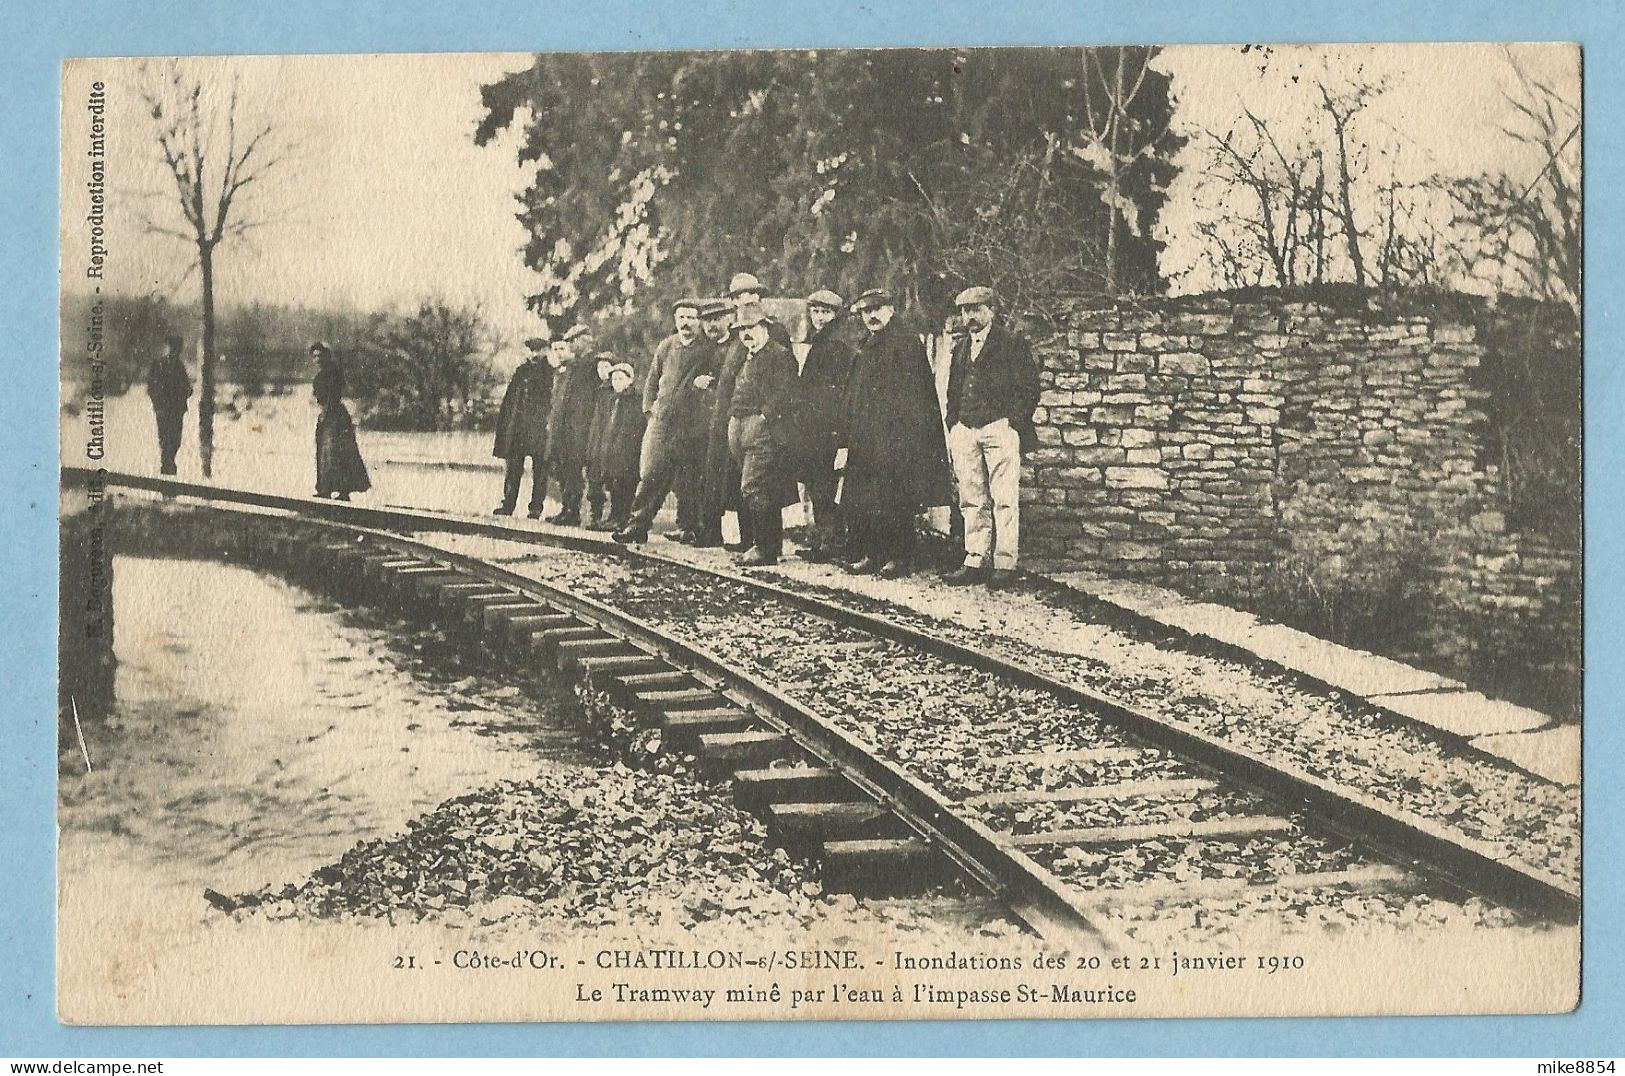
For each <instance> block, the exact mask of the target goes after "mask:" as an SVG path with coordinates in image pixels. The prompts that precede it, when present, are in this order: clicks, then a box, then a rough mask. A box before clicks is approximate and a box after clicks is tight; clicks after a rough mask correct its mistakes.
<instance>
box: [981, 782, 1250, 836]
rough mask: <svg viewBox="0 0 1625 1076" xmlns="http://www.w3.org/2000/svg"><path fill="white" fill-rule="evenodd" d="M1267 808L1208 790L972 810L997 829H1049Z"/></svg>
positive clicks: (1206, 817)
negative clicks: (1187, 793) (1121, 798)
mask: <svg viewBox="0 0 1625 1076" xmlns="http://www.w3.org/2000/svg"><path fill="white" fill-rule="evenodd" d="M1267 811H1268V807H1267V805H1266V804H1264V803H1263V802H1261V801H1259V800H1257V799H1254V798H1252V797H1248V796H1241V795H1236V794H1235V793H1230V792H1225V791H1223V790H1220V789H1212V790H1209V791H1205V792H1197V793H1194V794H1190V795H1171V796H1134V797H1131V798H1129V799H1123V800H1086V801H1084V802H1082V803H1023V804H1005V805H999V806H988V807H983V808H981V809H980V810H979V811H978V812H977V813H978V815H979V816H980V817H981V819H982V821H984V822H986V823H987V824H988V825H990V826H992V827H993V828H994V829H996V830H1001V831H1004V832H1007V833H1050V832H1053V831H1055V830H1061V829H1089V828H1094V827H1104V826H1144V825H1160V824H1163V823H1170V822H1209V821H1213V820H1215V819H1223V818H1251V817H1256V816H1258V815H1261V814H1265V813H1267Z"/></svg>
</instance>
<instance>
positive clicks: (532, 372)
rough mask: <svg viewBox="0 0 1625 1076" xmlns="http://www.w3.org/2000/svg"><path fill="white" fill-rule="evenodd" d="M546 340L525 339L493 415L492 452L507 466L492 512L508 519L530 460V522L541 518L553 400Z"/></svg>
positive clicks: (551, 373) (551, 377) (545, 491)
mask: <svg viewBox="0 0 1625 1076" xmlns="http://www.w3.org/2000/svg"><path fill="white" fill-rule="evenodd" d="M546 352H547V341H546V340H543V339H542V338H541V337H539V336H533V337H531V338H530V339H529V340H526V341H525V361H524V362H521V363H520V364H519V368H518V369H517V370H515V371H514V372H513V378H512V379H511V380H510V381H509V382H508V391H506V392H504V393H503V394H502V410H501V411H499V412H498V413H497V435H496V444H495V445H494V446H493V447H492V449H491V454H492V455H493V456H495V457H496V458H497V459H500V460H503V461H504V462H505V464H506V472H505V473H504V475H503V478H502V503H501V504H499V505H497V507H496V510H495V514H496V515H499V516H511V515H513V510H514V507H515V506H516V505H517V504H518V503H519V486H520V483H521V482H523V481H524V477H525V460H527V459H528V460H530V510H529V512H528V513H527V514H528V515H529V516H530V518H531V519H540V518H541V515H542V501H543V500H544V498H546V496H547V414H548V411H549V409H550V408H551V406H552V402H553V369H552V367H550V366H549V365H548V364H547V361H546V360H545V358H544V357H543V356H544V355H545V354H546Z"/></svg>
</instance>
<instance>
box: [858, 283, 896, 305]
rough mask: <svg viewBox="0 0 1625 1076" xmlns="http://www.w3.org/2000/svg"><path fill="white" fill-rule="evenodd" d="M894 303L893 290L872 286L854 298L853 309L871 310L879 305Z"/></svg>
mask: <svg viewBox="0 0 1625 1076" xmlns="http://www.w3.org/2000/svg"><path fill="white" fill-rule="evenodd" d="M891 305H893V301H892V297H891V292H889V291H887V290H886V289H885V288H870V289H869V290H868V291H866V292H864V293H863V294H862V295H860V296H858V297H857V298H856V299H854V300H852V309H853V310H869V309H871V308H873V307H877V306H891Z"/></svg>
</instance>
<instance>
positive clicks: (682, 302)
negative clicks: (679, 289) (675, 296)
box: [671, 299, 702, 314]
mask: <svg viewBox="0 0 1625 1076" xmlns="http://www.w3.org/2000/svg"><path fill="white" fill-rule="evenodd" d="M701 302H702V300H700V299H679V300H677V301H676V302H675V303H672V304H671V312H672V313H673V314H675V313H677V311H679V310H681V309H683V308H684V307H685V306H686V307H688V309H690V310H692V311H694V312H695V313H696V314H698V313H699V312H700V303H701Z"/></svg>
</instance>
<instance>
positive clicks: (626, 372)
mask: <svg viewBox="0 0 1625 1076" xmlns="http://www.w3.org/2000/svg"><path fill="white" fill-rule="evenodd" d="M636 380H637V374H636V371H635V370H633V368H632V364H631V363H627V362H617V363H612V364H611V365H610V367H609V370H608V379H607V381H606V382H605V390H606V391H605V392H604V394H603V395H601V396H599V398H598V410H597V413H596V414H594V416H593V440H592V446H591V454H590V462H589V464H588V466H589V467H590V468H591V469H592V474H593V476H594V478H595V480H596V483H597V488H599V489H601V490H602V491H603V493H604V494H607V496H608V498H609V518H608V519H607V520H605V521H603V522H602V523H596V524H595V526H594V529H595V530H614V531H618V530H620V529H621V528H622V527H624V526H626V524H627V520H628V518H629V516H630V514H631V510H632V494H633V493H634V492H635V491H636V489H637V485H638V457H639V455H640V453H641V452H642V449H643V425H644V417H643V398H642V394H641V393H639V392H637V391H635V390H634V387H633V386H634V383H635V382H636ZM593 514H594V517H595V518H596V516H597V514H598V512H597V509H596V508H595V509H594V513H593Z"/></svg>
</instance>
